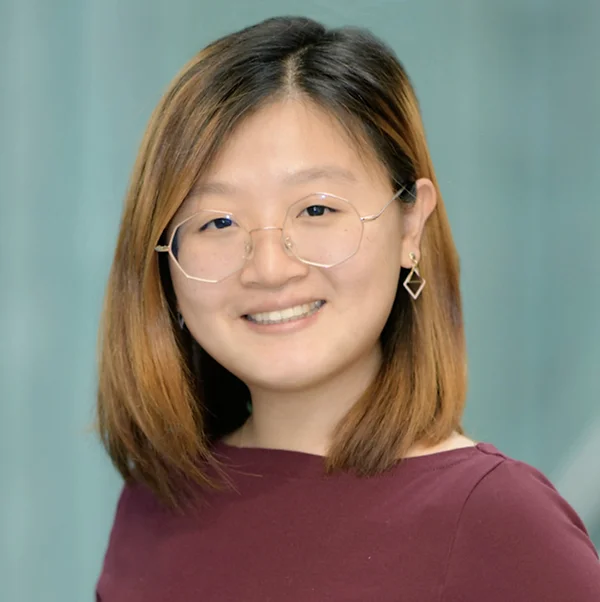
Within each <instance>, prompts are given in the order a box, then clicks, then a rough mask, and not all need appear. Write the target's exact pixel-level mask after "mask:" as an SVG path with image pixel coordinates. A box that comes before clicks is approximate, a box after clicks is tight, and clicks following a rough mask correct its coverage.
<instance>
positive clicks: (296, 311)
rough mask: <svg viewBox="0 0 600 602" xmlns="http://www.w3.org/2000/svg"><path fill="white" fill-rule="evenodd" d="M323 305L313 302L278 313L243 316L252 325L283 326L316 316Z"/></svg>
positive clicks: (267, 312)
mask: <svg viewBox="0 0 600 602" xmlns="http://www.w3.org/2000/svg"><path fill="white" fill-rule="evenodd" d="M323 305H325V301H322V300H321V301H314V302H313V303H305V304H304V305H295V306H294V307H288V308H287V309H282V310H278V311H265V312H261V313H257V314H245V315H244V316H242V317H243V318H244V319H245V320H248V321H249V322H252V323H254V324H285V323H286V322H294V321H295V320H302V319H304V318H308V317H309V316H312V315H313V314H316V313H317V312H318V311H319V310H320V309H321V308H322V307H323Z"/></svg>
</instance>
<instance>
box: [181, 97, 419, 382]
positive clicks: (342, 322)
mask: <svg viewBox="0 0 600 602" xmlns="http://www.w3.org/2000/svg"><path fill="white" fill-rule="evenodd" d="M359 152H360V154H359ZM313 192H326V193H331V194H334V195H337V196H340V197H343V198H345V199H347V200H349V201H351V202H352V203H353V204H354V205H355V207H356V209H357V210H358V213H359V214H360V215H361V216H365V215H371V214H375V213H378V212H379V211H380V210H381V209H382V208H383V207H384V205H385V204H386V203H387V201H389V200H390V199H391V198H392V196H393V195H394V193H395V192H396V191H395V190H393V189H392V188H391V187H390V184H389V179H388V178H387V177H386V174H385V172H384V170H383V169H382V167H381V166H380V165H378V164H377V162H376V161H375V160H374V159H373V157H372V153H371V151H369V150H367V149H365V150H364V152H362V151H357V149H356V147H355V146H354V145H353V144H352V143H351V142H350V141H349V138H348V136H347V135H346V134H345V133H344V131H343V129H342V128H341V126H340V125H339V124H338V123H337V122H336V121H335V120H334V119H333V118H332V117H330V116H329V115H328V114H326V113H325V112H323V111H322V110H321V109H319V108H318V107H317V106H315V105H313V104H310V103H307V102H302V101H299V100H285V101H281V102H278V103H276V104H272V105H269V106H267V107H265V108H263V109H262V110H260V111H259V112H257V113H256V114H254V115H252V116H251V117H249V118H248V119H247V120H246V121H245V122H244V123H243V124H242V125H241V126H240V127H239V128H238V129H237V130H236V131H235V132H234V133H233V135H232V136H231V138H230V140H229V141H228V143H227V144H226V145H225V147H224V148H223V149H222V152H221V153H220V156H219V157H218V159H217V161H216V162H215V163H214V165H213V166H212V168H211V169H210V171H209V172H208V173H206V174H205V176H204V177H203V178H202V180H201V181H200V182H199V183H198V186H197V187H196V188H195V189H194V191H192V193H191V194H190V195H189V197H188V198H187V199H186V201H185V202H184V203H183V205H182V206H181V208H180V210H179V211H178V213H177V215H176V216H175V218H174V220H173V223H174V224H176V223H178V222H179V221H181V220H182V219H185V218H186V217H188V216H189V215H191V214H193V213H195V212H197V211H199V210H204V209H213V210H222V211H225V212H231V213H232V214H234V215H235V217H236V218H237V219H238V220H239V221H240V222H241V223H243V225H244V226H245V227H246V229H248V230H252V229H255V228H265V227H269V226H274V227H281V226H282V225H283V221H284V217H285V215H286V211H287V209H288V207H289V206H290V204H292V203H293V202H294V201H297V200H298V199H301V198H302V197H305V196H306V195H309V194H310V193H313ZM414 221H415V220H413V222H414ZM409 222H410V219H409ZM421 225H422V224H421ZM211 227H214V224H213V226H211ZM417 229H418V228H417V227H416V225H415V224H414V223H413V224H412V226H411V225H410V223H408V224H407V222H406V219H405V218H404V217H403V215H402V208H401V206H400V201H394V202H393V203H392V204H391V205H390V206H389V207H388V208H387V209H386V210H385V212H384V213H383V215H382V216H381V217H380V218H379V219H377V220H375V221H371V222H365V224H364V230H363V237H362V242H361V245H360V248H359V249H358V251H357V252H356V254H355V255H354V256H353V257H351V258H350V259H348V260H347V261H345V262H343V263H342V264H340V265H337V266H335V267H331V268H320V267H314V266H310V265H306V264H304V263H302V262H300V261H299V260H298V259H296V258H295V257H294V256H291V255H290V254H289V253H286V251H285V249H284V247H283V246H282V243H281V231H280V230H258V231H255V232H253V233H252V235H251V236H252V241H253V243H254V252H253V254H252V255H251V257H250V259H248V260H247V261H246V263H245V265H244V267H243V269H242V270H241V271H238V272H237V273H235V274H233V275H231V276H229V277H228V278H226V279H224V280H222V281H221V282H218V283H216V284H213V283H203V282H197V281H193V280H189V279H187V278H185V276H184V275H183V274H182V273H181V271H180V270H179V269H177V266H176V265H175V264H173V263H171V276H172V279H173V284H174V288H175V293H176V297H177V304H178V309H179V311H180V312H181V314H182V315H183V318H184V320H185V322H186V325H187V327H188V329H189V330H190V332H191V334H192V335H193V337H194V338H195V339H196V340H197V341H198V343H199V344H200V345H201V346H202V347H203V348H204V349H205V350H206V351H207V352H208V353H209V354H210V355H212V356H213V357H214V358H215V359H216V360H217V361H218V362H219V363H221V364H222V365H223V366H224V367H226V368H227V369H228V370H230V371H231V372H232V373H233V374H235V375H236V376H238V377H239V378H240V379H241V380H242V381H244V382H245V383H246V384H247V385H248V386H249V388H250V390H251V391H252V390H253V389H254V388H257V389H259V388H260V389H267V390H301V389H305V388H309V387H311V386H315V385H318V384H319V383H322V382H324V381H327V379H330V378H332V377H335V376H340V375H343V374H344V372H345V371H348V370H354V369H356V368H357V367H359V366H360V365H361V364H362V363H363V362H366V363H371V364H373V363H375V364H378V362H379V355H380V349H379V343H378V341H379V337H380V334H381V331H382V329H383V326H384V325H385V322H386V320H387V318H388V315H389V313H390V310H391V306H392V303H393V300H394V297H395V294H396V288H397V285H398V279H399V274H400V268H401V265H402V264H404V265H406V266H410V260H409V258H408V253H410V252H411V251H417V252H418V247H415V246H414V244H413V243H414V242H415V240H416V239H415V236H414V234H415V231H416V230H417ZM288 308H296V309H297V311H296V313H299V314H301V315H305V314H307V313H308V314H310V315H307V316H306V317H299V318H297V319H294V320H291V321H289V320H288V321H282V320H285V319H286V318H289V313H288V314H286V313H285V312H284V313H283V314H277V313H274V314H268V312H277V311H280V310H285V309H288ZM265 321H267V322H268V323H265ZM261 322H262V323H261Z"/></svg>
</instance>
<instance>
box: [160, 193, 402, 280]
mask: <svg viewBox="0 0 600 602" xmlns="http://www.w3.org/2000/svg"><path fill="white" fill-rule="evenodd" d="M408 190H409V189H408V188H406V186H402V187H401V188H400V189H399V190H398V191H397V192H396V194H394V196H393V197H392V198H391V199H390V200H389V201H388V202H387V203H386V204H385V205H384V206H383V208H382V209H381V210H380V211H379V212H377V213H373V214H372V215H363V216H361V215H360V214H359V213H358V210H357V209H356V207H355V206H354V204H353V203H351V202H350V201H349V200H348V199H345V198H343V197H340V196H337V195H335V194H330V193H328V192H311V193H310V194H307V195H306V196H304V197H302V198H300V199H298V200H297V201H294V202H293V203H292V204H291V205H290V206H289V207H288V209H287V211H286V213H285V217H284V219H283V224H284V225H285V223H286V221H287V219H288V214H289V212H290V210H291V208H292V207H293V206H294V205H296V204H297V203H300V202H301V201H302V200H304V199H307V198H309V197H311V196H325V197H330V198H334V199H337V200H338V201H343V202H344V203H346V204H348V205H349V206H350V207H351V208H352V210H353V211H354V212H355V213H356V216H357V217H358V218H359V220H360V223H361V230H360V238H359V240H358V244H357V245H356V249H355V250H354V252H353V253H351V254H350V255H348V257H345V258H344V259H342V260H341V261H337V262H335V263H332V264H321V263H317V262H314V261H307V260H306V259H302V258H301V257H298V256H297V255H296V254H295V253H294V250H293V241H292V240H291V239H290V238H289V236H288V237H286V238H284V231H283V226H281V227H278V226H265V227H263V228H253V229H252V230H247V229H246V228H244V227H243V226H242V228H243V229H244V230H246V232H247V233H248V235H249V240H250V244H251V245H252V246H251V248H250V250H248V249H247V250H246V255H245V257H244V258H243V260H244V261H243V263H242V264H241V266H240V267H239V268H238V269H236V270H234V271H233V272H231V273H230V274H227V276H224V277H223V278H219V279H218V280H209V279H207V278H199V277H197V276H191V275H190V274H188V273H187V272H186V271H185V270H184V269H183V268H182V267H181V264H180V263H179V261H177V258H176V257H175V255H174V253H173V241H174V239H175V234H176V233H177V230H178V229H179V227H180V226H182V225H183V224H185V223H186V222H188V221H189V220H191V219H192V218H194V217H195V216H196V215H198V213H200V212H196V213H193V214H192V215H190V216H188V217H186V218H185V219H183V220H181V221H180V222H179V223H178V224H177V225H176V226H175V227H174V228H173V232H172V234H171V236H170V238H169V242H168V244H166V245H156V246H155V247H154V250H155V251H156V252H157V253H168V254H169V257H171V259H172V260H173V262H174V263H175V265H176V266H177V267H178V268H179V270H180V271H181V273H182V274H183V275H184V276H185V277H186V278H188V279H189V280H194V281H196V282H206V283H208V284H218V283H219V282H222V281H223V280H225V279H226V278H229V277H230V276H233V275H234V274H236V273H237V272H239V271H241V270H242V269H243V268H244V265H245V264H246V261H248V259H250V258H251V257H252V252H253V251H254V244H253V243H252V236H251V235H252V233H253V232H256V231H259V230H281V245H282V246H283V249H284V251H285V252H286V253H287V254H288V255H290V256H291V257H294V258H295V259H297V260H298V261H300V262H302V263H304V264H305V265H312V266H315V267H318V268H325V269H328V268H332V267H335V266H337V265H340V264H342V263H344V262H345V261H348V259H350V258H351V257H353V256H354V255H356V253H357V252H358V250H359V249H360V244H361V242H362V237H363V233H364V224H365V222H372V221H375V220H376V219H377V218H379V217H380V216H381V215H382V214H383V212H384V211H385V210H386V209H387V208H388V207H389V206H390V205H391V204H392V203H393V202H394V201H395V200H396V199H397V198H398V197H399V196H400V195H401V194H402V193H403V192H406V191H408ZM202 211H203V212H206V213H218V214H219V215H224V216H227V217H230V218H233V217H234V214H233V213H231V212H228V211H219V210H218V209H203V210H202ZM238 223H239V222H238Z"/></svg>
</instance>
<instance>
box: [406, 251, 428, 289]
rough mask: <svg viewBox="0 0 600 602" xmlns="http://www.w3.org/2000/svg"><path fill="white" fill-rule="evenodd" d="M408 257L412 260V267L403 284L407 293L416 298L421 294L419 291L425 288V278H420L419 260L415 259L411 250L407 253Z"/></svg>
mask: <svg viewBox="0 0 600 602" xmlns="http://www.w3.org/2000/svg"><path fill="white" fill-rule="evenodd" d="M409 257H410V260H411V261H412V262H413V267H412V268H411V270H410V272H409V274H408V276H407V277H406V279H405V280H404V283H403V285H404V288H405V289H406V290H407V291H408V294H409V295H410V296H411V297H412V298H413V299H415V300H416V299H418V297H419V295H420V294H421V291H422V290H423V289H424V288H425V279H424V278H422V277H421V274H420V273H419V262H418V261H417V256H416V255H415V254H414V253H412V252H411V253H409Z"/></svg>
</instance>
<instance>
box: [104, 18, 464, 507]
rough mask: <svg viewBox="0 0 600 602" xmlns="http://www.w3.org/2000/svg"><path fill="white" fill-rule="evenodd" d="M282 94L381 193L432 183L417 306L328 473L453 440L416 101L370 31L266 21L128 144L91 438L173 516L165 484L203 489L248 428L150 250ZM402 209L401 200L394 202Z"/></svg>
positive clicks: (403, 310)
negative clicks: (357, 161) (323, 123)
mask: <svg viewBox="0 0 600 602" xmlns="http://www.w3.org/2000/svg"><path fill="white" fill-rule="evenodd" d="M290 95H294V96H297V97H299V98H302V99H306V100H308V101H312V102H314V103H317V104H318V105H319V106H321V107H322V108H324V109H326V110H327V111H328V112H329V113H330V114H332V115H333V116H335V117H336V118H337V119H338V120H339V122H340V123H342V124H343V125H344V127H345V128H346V130H347V131H348V132H350V133H351V134H352V135H353V137H354V138H355V139H356V140H357V141H358V140H359V139H360V140H362V141H363V144H364V142H367V143H368V144H369V145H370V146H371V147H372V150H373V151H374V152H375V154H376V156H377V157H378V159H379V160H380V161H381V162H382V164H383V165H384V166H385V168H386V170H387V173H389V176H390V180H391V182H392V183H393V185H394V186H399V185H401V184H405V183H407V182H414V181H415V180H417V179H418V178H429V179H431V180H432V181H433V183H434V185H435V187H436V190H437V193H438V203H437V207H436V208H435V210H434V212H433V214H432V215H431V216H430V218H429V220H428V221H427V224H426V226H425V231H424V234H423V238H422V242H421V262H420V266H419V268H420V272H421V274H423V276H424V277H425V278H426V280H427V286H426V287H425V290H424V291H423V293H422V295H421V296H420V298H419V299H418V300H417V301H414V300H412V299H411V298H410V297H409V296H408V295H407V293H406V291H405V290H404V289H403V287H402V285H401V281H402V280H403V279H404V278H405V276H406V272H405V270H403V273H402V274H401V281H400V282H399V286H398V292H397V295H396V300H395V302H394V305H393V308H392V311H391V314H390V317H389V319H388V322H387V324H386V326H385V328H384V331H383V333H382V347H383V357H384V361H383V365H382V367H381V371H380V374H379V376H378V378H377V379H376V380H375V381H374V382H373V383H372V385H371V387H370V388H369V390H368V391H366V393H365V394H364V396H363V397H362V398H361V399H360V400H359V402H358V403H356V404H355V405H354V406H353V408H352V409H351V410H350V412H349V413H348V415H347V416H346V417H345V418H344V420H343V421H342V422H341V423H340V424H339V425H338V429H337V431H336V433H335V435H334V438H333V441H332V445H331V449H330V453H329V455H328V458H327V466H328V469H329V470H331V471H333V470H350V471H354V472H356V473H357V474H361V475H370V474H375V473H377V472H380V471H382V470H385V469H386V468H388V467H390V466H391V465H393V464H394V463H395V462H397V459H398V457H400V456H402V455H403V454H404V453H405V452H406V451H407V450H408V448H409V447H411V446H412V445H413V444H414V443H416V442H422V443H428V444H435V443H438V442H440V441H442V440H443V439H445V438H446V437H448V436H449V435H450V434H451V433H452V432H453V431H455V430H457V431H459V432H461V433H462V432H463V431H462V427H461V417H462V413H463V406H464V401H465V397H466V352H465V341H464V332H463V320H462V309H461V299H460V291H459V267H458V258H457V254H456V250H455V247H454V243H453V241H452V236H451V233H450V228H449V224H448V219H447V215H446V211H445V209H444V205H443V202H442V199H441V195H440V192H439V187H438V184H437V181H436V178H435V174H434V170H433V166H432V163H431V158H430V155H429V152H428V149H427V143H426V140H425V133H424V129H423V124H422V121H421V116H420V111H419V107H418V103H417V99H416V97H415V93H414V91H413V88H412V86H411V84H410V81H409V79H408V77H407V75H406V73H405V71H404V69H403V67H402V66H401V64H400V63H399V62H398V60H397V59H396V58H395V56H394V54H393V52H392V51H391V50H390V49H389V48H388V47H387V46H385V45H384V44H383V43H382V42H380V41H379V40H378V39H377V38H375V37H374V36H373V35H371V34H370V33H369V32H367V31H364V30H361V29H355V28H341V29H333V30H330V29H326V28H325V27H323V26H322V25H321V24H319V23H317V22H315V21H312V20H309V19H304V18H275V19H269V20H267V21H264V22H262V23H259V24H258V25H255V26H252V27H249V28H246V29H244V30H241V31H239V32H237V33H234V34H231V35H228V36H226V37H224V38H222V39H220V40H218V41H216V42H214V43H212V44H210V45H209V46H208V47H207V48H205V49H204V50H202V51H201V52H199V53H198V54H197V55H196V56H195V57H194V58H193V59H192V60H191V61H190V62H189V63H188V64H187V65H186V66H185V67H184V68H183V70H182V71H181V72H180V73H179V74H178V75H177V76H176V78H175V80H174V81H173V82H172V84H171V86H170V87H169V89H168V90H167V92H166V93H165V95H164V97H163V98H162V100H161V102H160V103H159V105H158V107H157V108H156V109H155V111H154V113H153V115H152V117H151V119H150V123H149V124H148V127H147V130H146V133H145V136H144V138H143V141H142V144H141V148H140V151H139V155H138V158H137V161H136V164H135V167H134V171H133V174H132V178H131V182H130V186H129V190H128V192H127V197H126V201H125V208H124V213H123V216H122V222H121V227H120V233H119V238H118V242H117V247H116V252H115V257H114V261H113V264H112V269H111V273H110V277H109V282H108V288H107V293H106V300H105V307H104V312H103V319H102V324H101V332H100V366H99V390H98V405H97V409H98V410H97V411H98V428H99V432H100V435H101V438H102V441H103V443H104V445H105V447H106V449H107V451H108V453H109V455H110V456H111V458H112V461H113V463H114V464H115V466H116V467H117V469H118V470H119V471H120V473H121V474H122V475H123V477H124V478H125V479H126V480H131V479H134V480H137V481H141V482H143V483H145V484H146V485H148V486H149V487H150V488H151V489H152V490H154V492H155V493H156V494H157V495H158V497H160V498H161V499H163V500H165V501H167V502H169V503H173V504H177V503H178V501H179V498H180V493H181V490H180V486H179V485H180V483H181V482H186V483H198V484H201V485H205V486H209V487H210V486H218V483H216V482H215V481H214V480H213V479H211V478H209V477H208V476H207V475H208V471H207V464H210V465H212V466H215V467H217V468H218V463H216V462H215V460H214V458H213V456H212V453H211V443H212V442H213V441H214V440H216V439H218V438H220V437H221V436H223V435H225V434H227V433H229V432H231V431H233V430H234V429H235V428H237V427H239V426H240V425H241V424H242V423H243V422H244V420H245V419H246V418H247V416H248V410H247V401H248V399H249V397H248V391H247V389H246V387H245V385H243V383H241V382H240V381H239V380H238V379H237V378H236V377H234V376H233V375H232V374H231V373H229V372H228V371H227V370H226V369H225V368H223V367H222V366H220V365H219V364H217V362H216V361H215V360H213V359H212V358H210V357H209V356H208V355H207V354H206V353H205V352H203V350H202V349H200V348H199V346H198V344H197V343H196V342H195V341H194V340H193V339H192V338H191V335H190V334H189V332H187V330H186V329H184V330H180V328H179V327H178V325H177V320H176V316H175V299H174V293H173V289H172V285H171V281H170V277H169V271H168V265H167V263H165V261H166V260H165V258H162V257H161V258H159V256H158V254H157V253H156V252H155V251H154V247H155V245H156V244H158V243H159V241H160V240H161V237H162V236H163V233H164V231H165V229H166V228H167V226H168V225H169V222H170V220H171V218H172V217H173V215H174V213H175V212H176V211H177V209H178V207H179V206H180V204H181V203H182V202H183V200H184V199H185V197H186V196H187V194H188V193H189V191H190V190H191V188H192V186H193V184H194V183H195V182H196V180H197V179H198V178H199V177H201V175H202V174H203V173H204V172H205V171H206V169H207V168H208V167H209V166H210V165H211V162H212V161H213V159H214V158H215V156H216V154H217V152H218V151H219V149H220V148H221V147H222V146H223V144H224V143H225V142H226V140H227V139H228V136H229V135H230V134H231V132H232V131H233V130H234V128H235V127H236V126H237V125H238V124H239V123H240V122H241V121H242V120H243V119H244V118H245V117H247V116H248V115H250V114H251V113H252V112H254V111H256V110H258V109H259V108H261V107H263V106H265V105H266V104H267V103H269V102H273V101H275V100H277V99H278V98H282V97H287V96H290ZM402 201H403V203H404V204H405V205H406V206H407V209H409V205H410V201H411V199H410V198H403V199H402Z"/></svg>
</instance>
